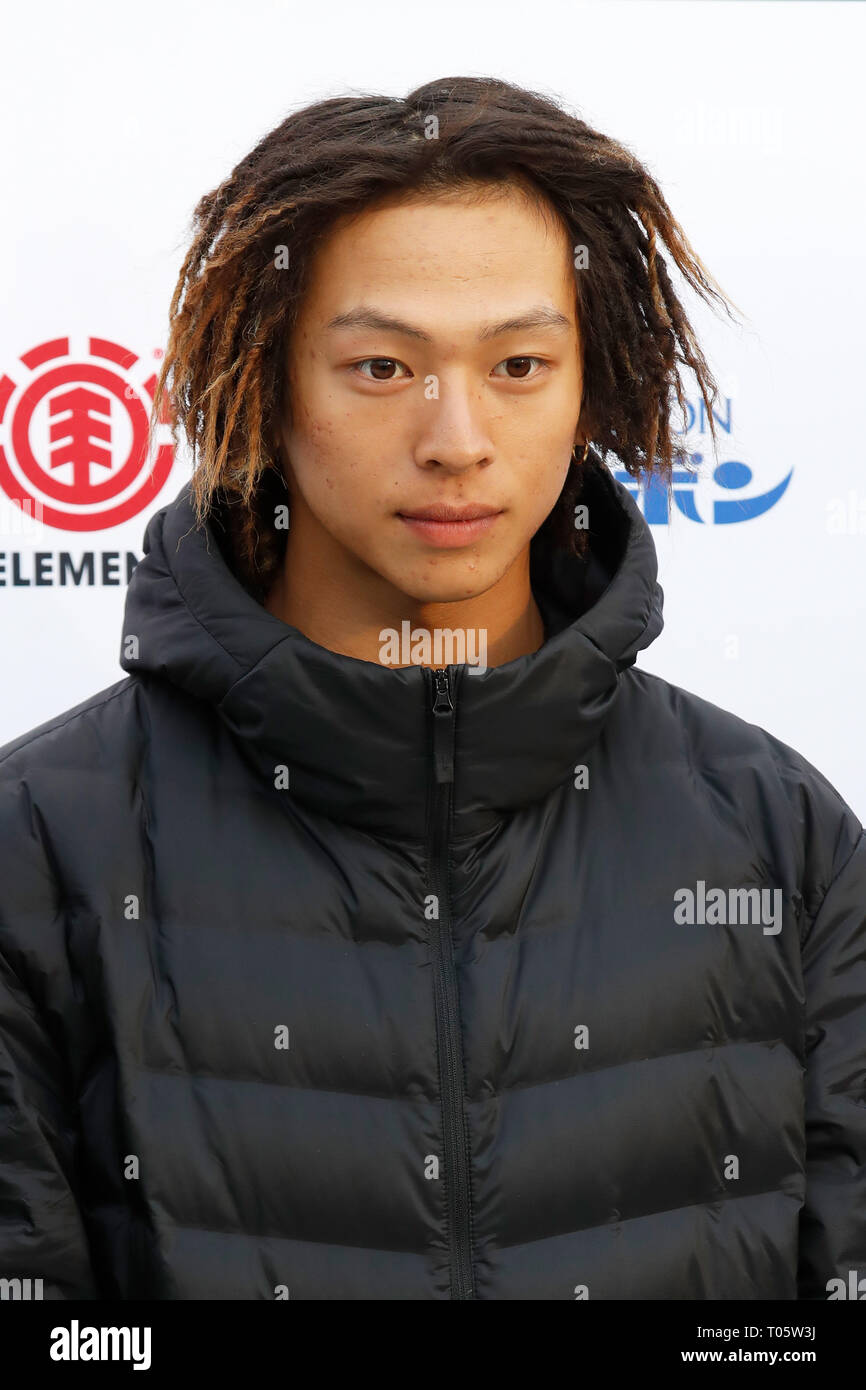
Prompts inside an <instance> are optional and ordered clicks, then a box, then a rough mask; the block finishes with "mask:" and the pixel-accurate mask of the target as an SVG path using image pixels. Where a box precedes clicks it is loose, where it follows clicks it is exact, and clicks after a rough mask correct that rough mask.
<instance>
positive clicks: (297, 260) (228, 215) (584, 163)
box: [150, 77, 737, 600]
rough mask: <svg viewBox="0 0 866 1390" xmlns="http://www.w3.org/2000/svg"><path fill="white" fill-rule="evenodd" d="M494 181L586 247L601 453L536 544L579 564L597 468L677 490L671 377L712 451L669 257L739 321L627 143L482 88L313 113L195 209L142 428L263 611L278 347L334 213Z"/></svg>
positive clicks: (277, 412)
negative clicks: (157, 431) (172, 460)
mask: <svg viewBox="0 0 866 1390" xmlns="http://www.w3.org/2000/svg"><path fill="white" fill-rule="evenodd" d="M497 185H498V186H500V187H501V186H503V185H510V186H511V187H513V188H517V189H521V190H523V191H524V193H525V194H526V195H527V196H528V197H529V198H530V199H531V200H532V201H533V202H534V203H535V205H536V206H537V207H539V208H540V209H541V210H542V211H543V212H547V213H549V212H550V210H551V209H552V210H553V212H554V214H555V215H556V216H557V217H558V218H559V219H560V222H561V224H562V225H564V227H565V230H566V232H567V234H568V236H569V238H570V242H569V244H570V245H571V246H573V247H574V248H575V250H577V249H578V248H585V257H584V263H583V265H582V267H581V268H577V264H578V258H577V256H575V267H576V269H575V275H574V284H575V296H576V312H577V321H578V326H579V330H580V339H581V352H582V358H583V364H582V365H583V382H584V396H583V403H582V409H581V420H588V421H589V422H591V441H592V445H593V453H592V454H590V456H589V458H588V460H587V463H586V465H584V464H583V463H582V460H581V459H580V456H579V451H578V456H577V457H573V459H572V463H571V465H570V467H569V470H568V474H567V477H566V481H565V484H564V486H563V489H562V492H561V495H560V497H559V500H558V501H557V504H556V506H555V507H554V509H553V510H552V512H551V513H550V515H549V517H548V518H547V520H546V521H545V523H544V526H543V527H542V528H541V532H539V535H540V534H541V533H542V532H545V531H546V532H547V533H548V534H549V535H551V537H552V538H553V539H554V541H555V543H556V544H559V545H563V546H566V547H568V548H570V549H572V550H573V551H574V552H575V553H577V554H582V553H583V552H584V550H585V547H586V534H585V532H582V531H581V530H579V529H576V528H575V526H574V524H573V507H574V503H575V501H576V499H577V498H578V497H579V496H580V491H581V482H582V476H583V469H584V467H585V468H586V469H590V468H593V467H599V466H604V465H605V464H606V463H607V461H608V456H609V455H612V456H613V458H614V459H616V460H618V461H619V463H620V464H621V466H622V467H623V468H624V469H625V470H626V471H627V472H628V473H629V474H630V475H631V476H632V477H634V478H635V479H638V480H639V479H640V478H641V475H644V476H645V477H646V478H647V479H648V478H649V477H650V476H651V475H656V476H658V477H661V478H663V479H664V480H665V482H666V484H667V486H668V489H669V488H670V485H671V474H672V470H673V468H674V466H675V465H676V464H677V463H681V462H686V460H687V458H688V455H687V453H686V451H685V449H684V448H683V447H682V446H681V445H679V444H677V443H676V442H675V437H674V431H673V429H672V427H671V407H672V403H673V398H674V396H675V397H676V401H677V403H678V405H679V408H680V410H681V411H682V412H683V415H684V416H685V411H686V402H685V395H684V392H683V386H682V382H681V379H680V373H679V370H678V367H680V366H681V367H687V368H689V369H690V370H691V371H692V372H693V373H694V376H695V378H696V381H697V385H698V389H699V391H700V394H701V396H702V398H703V401H704V404H705V406H706V416H707V420H708V422H709V425H710V430H711V433H712V438H713V444H714V447H715V446H716V444H717V439H716V430H715V421H714V412H713V406H714V404H715V402H716V400H717V399H718V388H717V386H716V383H715V381H714V379H713V376H712V374H711V372H710V369H709V367H708V365H707V362H706V361H705V358H704V356H703V353H702V352H701V349H700V347H699V345H698V343H697V341H696V338H695V335H694V332H693V329H692V327H691V324H690V323H689V320H688V318H687V317H686V314H685V312H684V310H683V307H682V305H681V303H680V300H679V299H678V298H677V295H676V294H675V292H674V289H673V286H672V284H671V279H670V276H669V273H668V267H667V264H666V261H665V258H664V256H663V254H662V247H664V248H665V249H666V251H667V253H668V254H669V256H670V257H671V258H672V259H673V261H674V263H675V264H676V266H677V268H678V269H679V271H680V273H681V274H682V276H683V277H684V279H685V280H686V281H687V283H688V284H689V285H690V286H691V288H692V289H693V290H694V291H695V292H696V293H697V294H698V295H699V296H700V297H701V298H702V299H703V300H705V301H706V302H707V303H711V302H712V301H715V302H716V303H718V304H721V305H722V306H724V308H725V310H726V312H727V313H728V315H729V317H732V316H731V314H730V308H729V307H728V300H727V299H726V297H725V295H724V292H723V291H722V290H721V288H720V287H719V286H718V284H717V283H716V281H714V280H713V279H712V277H711V276H710V274H709V273H708V271H707V270H706V269H705V267H704V266H703V265H702V263H701V261H700V260H699V259H698V257H697V255H696V254H695V252H694V251H693V249H692V247H691V246H690V244H689V242H688V241H687V239H686V237H685V235H684V233H683V231H682V230H681V228H680V227H679V225H678V223H677V222H676V221H675V220H674V217H673V215H672V213H671V211H670V209H669V207H668V205H667V202H666V201H665V199H664V196H663V195H662V192H661V190H660V188H659V186H658V184H657V183H656V181H655V179H654V178H653V177H652V176H651V174H650V173H649V172H648V171H647V169H646V168H645V167H644V166H643V165H641V164H640V163H639V162H638V160H637V159H636V158H635V157H634V155H633V154H632V153H631V152H630V151H629V150H628V149H627V148H626V147H625V146H624V145H622V144H619V143H618V142H617V141H615V140H613V139H610V138H609V137H608V136H606V135H603V134H601V133H600V132H599V131H597V130H594V129H592V128H591V127H590V126H589V125H587V124H586V123H585V122H584V121H582V120H580V119H578V118H577V117H576V116H574V115H572V114H570V113H569V112H568V111H566V110H564V109H563V108H561V107H560V106H559V105H557V104H556V103H554V102H553V101H552V100H551V99H549V98H548V97H545V96H544V95H542V94H540V93H536V92H532V91H527V90H524V89H523V88H520V87H516V86H513V85H511V84H510V83H507V82H502V81H498V80H496V79H492V78H477V77H455V78H442V79H440V80H438V81H435V82H430V83H427V84H426V85H424V86H422V87H419V88H417V89H416V90H415V91H413V92H411V93H410V94H409V95H408V96H407V97H405V98H403V99H399V98H393V97H387V96H374V95H365V96H345V97H336V98H333V99H329V100H326V101H322V102H318V103H316V104H314V105H310V106H306V107H304V108H303V109H301V110H299V111H296V112H295V113H293V114H292V115H290V116H289V117H288V118H287V119H286V120H284V121H283V122H282V124H280V125H278V126H277V127H276V128H275V129H274V130H272V131H271V132H270V133H269V134H268V135H266V136H265V137H264V138H263V139H262V140H260V141H259V143H258V144H257V145H256V147H255V148H254V149H253V150H252V151H251V152H250V153H249V154H248V155H247V156H246V157H245V158H244V159H242V160H241V161H240V163H239V164H238V165H237V166H236V168H235V169H233V171H232V173H231V175H230V177H229V178H228V179H226V180H225V182H223V183H222V184H220V185H219V187H218V188H216V189H214V190H213V191H212V192H210V193H208V194H206V195H205V196H204V197H203V198H201V199H200V201H199V202H198V204H197V205H196V207H195V210H194V215H193V230H194V235H193V239H192V244H191V245H190V247H189V250H188V252H187V254H186V257H185V259H184V262H183V265H182V268H181V271H180V275H179V277H178V281H177V285H176V287H175V290H174V294H173V296H172V300H171V306H170V309H169V339H168V346H167V350H166V353H165V357H164V359H163V362H162V367H161V370H160V373H159V378H158V382H157V386H156V390H155V395H154V401H153V408H152V411H151V420H150V431H151V440H152V434H153V430H154V427H155V422H156V421H157V419H158V418H162V419H165V420H167V421H168V422H169V423H170V425H171V430H172V435H173V438H174V441H175V444H177V442H178V435H179V430H180V429H182V430H183V433H184V436H185V438H186V441H187V443H188V445H189V447H190V449H191V451H192V456H193V464H194V468H193V475H192V479H191V492H192V496H193V499H194V505H195V511H196V517H197V521H198V524H201V523H202V522H203V521H204V520H205V519H206V518H207V516H208V515H209V513H210V512H211V511H212V509H213V507H214V506H215V505H216V504H217V503H218V504H219V505H220V506H221V507H223V508H224V509H225V510H224V512H223V515H224V516H225V519H226V526H227V532H228V535H227V539H226V543H227V546H228V552H229V555H230V558H231V562H232V564H233V567H234V569H235V573H236V574H237V577H238V578H239V580H240V581H241V582H242V583H243V584H244V585H245V587H246V588H247V589H248V591H249V592H250V593H252V594H254V595H255V596H256V597H257V598H259V599H260V600H262V599H263V598H264V596H265V595H266V593H267V591H268V589H269V587H270V585H271V583H272V581H273V579H274V578H275V577H276V574H277V572H278V569H279V566H280V563H281V559H282V555H283V551H284V547H285V542H286V532H285V529H284V528H283V529H280V528H277V527H275V524H274V511H275V507H277V506H278V505H279V504H280V503H283V504H285V503H286V502H287V488H286V483H285V480H284V478H283V474H282V470H281V468H280V465H279V455H278V445H277V422H278V421H279V420H280V419H281V418H288V416H287V412H288V409H289V407H290V402H289V400H288V399H287V395H288V392H287V387H286V370H285V362H286V353H287V350H288V346H289V341H290V335H291V332H292V327H293V325H294V323H295V321H296V319H297V315H298V310H299V306H300V303H301V300H302V297H303V293H304V289H305V286H306V284H307V283H308V278H309V273H310V268H311V265H312V259H313V257H314V255H315V251H316V247H317V245H318V244H319V243H320V242H321V240H322V238H323V237H324V236H325V234H326V233H327V232H328V230H329V229H330V228H331V227H332V226H333V225H334V224H335V222H336V221H337V219H338V218H340V217H342V216H343V215H345V214H357V213H358V212H359V211H360V210H363V209H366V208H372V207H373V206H374V205H376V204H377V203H381V202H383V201H385V200H386V199H392V200H393V198H394V196H395V195H396V196H397V197H398V198H399V197H400V196H401V195H405V196H406V197H410V196H416V195H422V196H428V197H431V198H435V197H438V196H447V195H448V194H451V193H454V192H463V193H466V194H468V195H470V196H472V195H473V193H477V194H478V196H484V195H485V193H490V192H491V191H492V190H494V189H495V187H496V186H497ZM281 252H282V255H281V254H280V253H281ZM731 302H732V301H731ZM734 307H737V306H734Z"/></svg>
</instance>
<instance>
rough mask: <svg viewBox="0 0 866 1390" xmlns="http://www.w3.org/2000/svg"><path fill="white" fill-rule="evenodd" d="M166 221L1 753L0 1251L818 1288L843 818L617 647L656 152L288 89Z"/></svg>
mask: <svg viewBox="0 0 866 1390" xmlns="http://www.w3.org/2000/svg"><path fill="white" fill-rule="evenodd" d="M530 171H531V172H530ZM197 224H198V231H197V235H196V239H195V242H194V244H193V246H192V248H191V250H190V253H189V255H188V256H187V259H186V262H185V264H184V267H183V271H182V273H181V277H180V281H179V284H178V289H177V292H176V294H175V296H174V300H173V302H172V306H171V314H172V327H171V339H170V345H169V352H168V353H167V356H166V360H165V366H164V369H163V374H162V377H161V380H160V396H158V399H157V408H158V406H159V400H160V398H161V393H162V392H163V390H167V391H168V392H169V399H170V403H171V407H172V410H173V413H174V421H175V425H176V426H177V425H178V424H180V425H182V426H183V428H184V430H185V431H186V434H187V437H188V439H189V440H190V442H191V443H192V444H193V446H194V448H195V452H196V469H195V473H194V475H193V479H192V482H191V484H188V485H186V486H185V487H183V488H182V489H181V491H180V492H179V494H178V496H177V497H176V499H175V500H174V501H173V502H172V503H171V504H170V505H169V506H167V507H163V508H162V510H160V511H159V512H157V513H156V515H155V516H153V517H152V518H151V520H150V522H149V524H148V527H147V532H146V537H145V551H146V554H145V557H144V559H143V561H142V563H141V564H140V565H139V567H138V569H137V570H136V572H135V574H134V576H133V579H132V582H131V584H130V587H129V592H128V598H127V605H126V612H125V619H124V626H123V643H122V656H121V665H122V668H123V670H124V671H125V672H126V673H127V674H126V676H125V677H124V679H122V680H120V681H119V682H118V683H116V684H115V685H113V686H111V687H110V688H109V689H108V690H105V691H102V692H100V693H99V694H97V695H94V696H93V697H92V698H91V699H89V700H87V701H85V702H84V703H83V704H81V705H79V706H77V707H76V708H75V709H72V710H68V711H66V712H65V713H64V714H62V715H60V716H58V717H57V718H56V719H53V720H51V721H50V722H48V723H46V724H43V725H42V726H40V727H39V728H38V729H35V730H32V731H31V732H30V733H28V734H25V735H23V736H22V737H21V738H18V739H17V740H15V741H14V742H12V743H10V744H7V745H6V747H5V748H4V749H3V750H2V752H0V828H2V863H0V963H2V1012H0V1044H2V1065H0V1088H2V1090H0V1096H2V1111H0V1113H2V1115H3V1120H4V1128H3V1131H2V1140H0V1143H2V1154H0V1157H2V1176H0V1196H2V1202H0V1274H2V1275H3V1276H6V1277H20V1278H28V1277H29V1278H40V1279H42V1280H43V1281H44V1285H43V1286H44V1290H45V1296H46V1297H52V1298H76V1297H89V1298H94V1297H98V1298H123V1299H130V1298H147V1299H273V1298H277V1299H279V1298H292V1299H447V1298H455V1299H569V1300H571V1299H575V1298H578V1299H582V1298H587V1297H588V1298H591V1299H614V1298H619V1299H695V1300H701V1299H736V1298H746V1299H797V1298H801V1299H825V1298H828V1297H835V1296H838V1290H839V1289H840V1288H842V1289H844V1290H847V1289H848V1287H849V1283H850V1280H851V1278H852V1277H853V1278H854V1279H855V1282H856V1279H857V1278H858V1277H859V1276H860V1275H866V1092H864V1087H866V836H864V831H863V827H862V825H861V823H860V822H859V820H858V819H857V817H856V816H855V815H854V813H853V811H852V810H851V809H850V808H849V807H848V806H847V805H846V804H845V803H844V801H843V800H842V799H841V798H840V796H839V795H838V794H837V792H836V791H835V790H834V789H833V787H832V786H830V785H829V783H828V782H827V781H826V780H825V778H824V777H823V776H822V775H821V774H820V773H819V772H818V771H817V770H816V769H815V768H814V767H812V766H811V765H810V764H809V763H808V762H807V761H805V759H804V758H802V757H801V756H800V755H799V754H798V753H797V752H795V751H794V750H793V749H791V748H789V747H786V746H785V745H784V744H782V743H780V742H779V741H778V740H777V739H775V738H773V737H772V736H771V735H770V734H769V733H767V732H765V731H764V730H763V729H760V728H758V727H756V726H754V725H752V724H748V723H746V722H744V721H743V720H742V719H739V718H737V717H736V716H734V715H733V714H731V713H728V712H726V711H724V710H722V709H719V708H718V707H717V706H715V705H712V704H710V703H708V702H707V701H705V700H702V699H699V698H698V697H697V696H695V695H692V694H690V693H688V692H686V691H684V690H681V689H678V688H676V687H674V686H672V685H670V684H668V683H667V682H665V681H663V680H661V679H659V678H657V677H655V676H651V675H648V674H646V673H645V672H643V671H640V670H638V669H637V668H636V666H635V660H636V656H637V654H638V652H640V651H642V650H644V649H645V648H646V647H647V646H648V645H649V644H650V643H651V642H652V641H653V639H654V638H655V637H656V636H657V635H658V633H659V632H660V630H661V627H662V593H661V589H660V588H659V585H658V583H657V567H656V556H655V550H654V546H653V542H652V539H651V535H650V531H649V529H648V527H647V525H646V523H645V521H644V519H643V517H642V515H641V512H640V510H639V509H638V507H637V506H636V505H635V503H634V502H633V501H632V499H631V496H630V494H629V492H628V491H627V489H626V488H624V487H623V486H622V485H621V484H619V483H617V482H616V481H615V480H614V479H613V477H612V474H611V473H610V471H609V470H608V469H607V467H606V466H605V462H604V461H603V460H604V458H605V456H606V455H608V454H612V455H613V456H614V457H615V458H616V459H618V460H619V461H620V462H621V463H622V464H624V465H625V466H626V467H627V468H628V469H629V470H630V471H631V472H633V473H634V474H635V476H637V475H638V474H639V472H640V471H641V470H644V471H645V472H647V473H648V474H652V473H653V472H656V471H658V472H661V473H665V471H666V470H667V471H668V473H669V468H670V464H671V461H672V458H673V457H674V456H675V454H676V449H675V446H674V441H673V434H672V430H671V427H670V422H669V399H670V394H671V392H672V391H676V393H677V396H678V398H679V399H680V402H682V395H681V391H680V383H679V378H678V376H677V373H676V363H677V362H683V363H685V364H687V365H688V366H689V367H690V368H691V369H692V370H693V371H694V373H695V375H696V377H697V380H698V384H699V388H700V390H701V391H702V393H703V394H704V398H705V400H706V401H707V403H708V405H710V406H711V403H712V400H713V399H714V390H715V388H714V383H713V381H712V378H711V376H710V375H709V372H708V371H707V368H706V363H705V362H704V359H703V357H702V356H701V354H700V350H699V348H698V347H697V345H696V343H695V342H694V338H693V335H692V332H691V329H690V326H689V323H688V320H687V318H686V317H685V314H684V312H683V309H682V306H681V304H680V303H679V301H678V299H677V298H676V296H675V294H674V292H673V289H672V286H671V282H670V279H669V277H668V273H667V269H666V265H665V262H664V260H663V258H662V256H661V254H660V249H659V246H658V243H659V242H663V243H664V245H665V246H666V247H667V249H668V251H669V252H670V254H671V256H672V257H673V259H674V261H675V262H676V264H677V266H678V267H679V269H680V270H681V272H682V273H683V274H684V276H685V277H686V278H687V280H688V281H689V282H690V283H691V284H692V286H693V287H694V288H696V289H697V290H698V291H700V292H702V293H704V294H706V295H712V296H715V297H718V296H717V295H716V291H715V290H713V289H712V288H711V282H710V280H709V278H708V277H707V276H706V273H705V272H704V271H703V268H702V267H701V265H700V262H699V261H698V260H697V258H696V257H695V256H694V254H693V253H692V251H691V248H690V247H689V245H688V242H687V241H686V239H685V237H684V236H683V234H682V232H681V230H680V229H679V228H678V226H677V224H676V223H675V222H674V221H673V219H672V217H671V215H670V212H669V209H668V208H667V205H666V203H665V201H664V199H663V197H662V195H661V193H660V191H659V189H658V187H657V185H656V184H655V183H654V182H653V180H652V179H651V177H650V176H649V174H648V173H647V172H646V171H645V170H643V169H642V168H641V167H640V166H639V165H638V164H637V163H636V161H635V160H634V158H633V157H632V156H631V155H630V154H629V153H628V152H627V151H625V150H624V149H622V148H621V147H620V146H618V145H616V144H615V143H614V142H612V141H610V140H607V139H606V138H605V137H604V136H602V135H600V134H599V133H598V132H595V131H592V130H590V129H589V128H588V127H586V126H585V125H584V124H583V123H582V122H580V121H579V120H576V119H575V118H574V117H572V116H570V115H568V114H567V113H565V112H563V111H561V110H560V109H559V108H558V107H556V106H554V105H553V104H552V103H550V102H547V101H545V100H544V99H543V98H542V97H539V96H537V95H535V94H532V93H527V92H522V91H520V90H519V89H516V88H513V87H509V86H507V85H506V84H504V83H497V82H482V81H480V80H472V79H453V80H449V81H443V82H440V83H433V84H430V86H428V87H425V88H422V89H421V90H420V91H418V92H415V93H412V95H411V96H410V97H408V98H407V99H406V100H405V101H393V100H389V99H386V98H351V99H346V100H335V101H329V102H325V103H322V104H321V105H319V106H316V107H313V108H311V109H309V110H305V111H301V112H299V113H297V114H295V115H294V116H292V117H291V118H290V119H289V120H288V121H286V122H285V124H284V125H283V126H281V127H279V128H278V129H277V130H276V131H274V132H272V133H271V134H270V135H268V136H267V137H266V138H265V139H264V140H263V141H262V142H261V144H260V145H259V146H258V147H257V148H256V150H254V151H253V152H252V153H251V154H250V155H249V156H248V157H247V158H246V159H245V160H244V161H242V162H241V164H239V165H238V167H237V169H236V170H235V171H234V172H233V174H232V176H231V178H230V179H229V180H227V182H226V183H225V184H224V185H222V186H221V187H220V188H219V189H217V190H215V191H214V193H212V194H211V195H209V196H208V197H207V198H205V199H202V201H201V203H200V204H199V206H198V208H197ZM461 643H465V646H461Z"/></svg>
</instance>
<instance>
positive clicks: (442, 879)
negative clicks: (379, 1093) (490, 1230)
mask: <svg viewBox="0 0 866 1390" xmlns="http://www.w3.org/2000/svg"><path fill="white" fill-rule="evenodd" d="M430 688H431V693H432V696H433V783H432V786H433V796H432V806H431V821H430V825H431V831H430V842H429V855H430V859H429V862H430V876H431V887H432V890H433V892H434V893H435V895H436V901H437V904H438V917H437V918H436V919H435V920H433V921H432V922H431V928H432V930H431V942H432V947H433V993H434V1002H435V1009H436V1030H437V1046H438V1049H439V1057H440V1086H441V1092H442V1123H443V1134H444V1141H445V1186H446V1195H447V1201H448V1218H449V1244H450V1251H451V1297H452V1298H464V1299H465V1298H474V1297H475V1289H474V1285H473V1277H472V1235H471V1228H470V1203H469V1150H468V1143H467V1136H466V1122H465V1117H464V1113H463V1044H462V1040H461V1035H460V1004H459V995H458V989H457V969H456V966H455V964H454V943H453V940H452V936H451V905H450V901H449V897H448V826H449V820H450V816H451V792H452V788H453V785H454V699H452V686H451V680H450V673H449V670H448V668H447V667H445V669H444V670H432V671H431V675H430ZM454 698H456V690H455V691H454Z"/></svg>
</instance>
